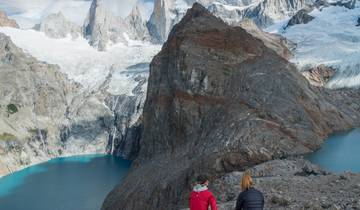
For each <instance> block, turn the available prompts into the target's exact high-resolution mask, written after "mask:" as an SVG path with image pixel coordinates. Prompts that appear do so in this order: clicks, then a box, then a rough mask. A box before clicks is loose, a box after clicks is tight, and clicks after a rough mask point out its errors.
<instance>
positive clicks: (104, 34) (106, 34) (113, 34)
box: [83, 0, 148, 50]
mask: <svg viewBox="0 0 360 210" xmlns="http://www.w3.org/2000/svg"><path fill="white" fill-rule="evenodd" d="M83 28H84V36H85V37H87V38H88V39H89V43H90V44H91V45H92V46H94V47H96V48H98V49H99V50H105V49H106V47H107V45H109V44H110V43H119V42H121V43H124V44H127V43H128V41H129V39H131V40H145V39H147V38H148V33H147V28H146V27H145V23H144V21H143V20H142V18H141V14H140V11H139V8H138V7H137V6H135V7H134V8H133V11H132V12H131V14H130V15H129V16H128V17H127V18H126V19H123V18H122V17H120V16H118V15H117V14H114V13H113V12H112V11H111V10H110V9H109V8H107V7H106V5H105V1H103V0H94V1H93V2H92V4H91V6H90V10H89V14H88V16H87V18H86V20H85V23H84V27H83Z"/></svg>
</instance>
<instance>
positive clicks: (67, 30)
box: [34, 11, 81, 39]
mask: <svg viewBox="0 0 360 210" xmlns="http://www.w3.org/2000/svg"><path fill="white" fill-rule="evenodd" d="M34 29H35V30H38V31H42V32H44V33H45V34H46V35H47V36H48V37H50V38H65V37H66V36H68V35H71V36H72V38H73V39H75V38H77V37H79V35H80V34H81V28H80V26H78V25H76V24H75V23H72V22H70V21H68V20H67V19H66V17H65V16H64V15H63V13H62V12H61V11H59V12H57V13H53V14H50V15H48V16H47V17H45V18H44V19H43V20H42V21H41V23H39V24H37V25H35V26H34Z"/></svg>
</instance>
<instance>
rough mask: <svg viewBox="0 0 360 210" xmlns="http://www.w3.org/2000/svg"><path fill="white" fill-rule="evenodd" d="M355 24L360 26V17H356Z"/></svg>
mask: <svg viewBox="0 0 360 210" xmlns="http://www.w3.org/2000/svg"><path fill="white" fill-rule="evenodd" d="M356 26H360V17H358V19H357V24H356Z"/></svg>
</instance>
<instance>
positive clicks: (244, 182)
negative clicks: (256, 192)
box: [241, 171, 253, 190]
mask: <svg viewBox="0 0 360 210" xmlns="http://www.w3.org/2000/svg"><path fill="white" fill-rule="evenodd" d="M252 185H253V180H252V178H251V176H250V173H249V172H248V171H245V172H244V174H243V176H242V178H241V190H247V189H249V188H250V187H251V186H252Z"/></svg>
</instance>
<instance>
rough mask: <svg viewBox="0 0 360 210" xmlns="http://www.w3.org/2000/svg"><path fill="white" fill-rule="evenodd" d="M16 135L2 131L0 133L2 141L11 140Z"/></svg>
mask: <svg viewBox="0 0 360 210" xmlns="http://www.w3.org/2000/svg"><path fill="white" fill-rule="evenodd" d="M15 139H16V136H14V135H12V134H11V133H6V132H5V133H2V134H0V140H2V141H11V140H15Z"/></svg>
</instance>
